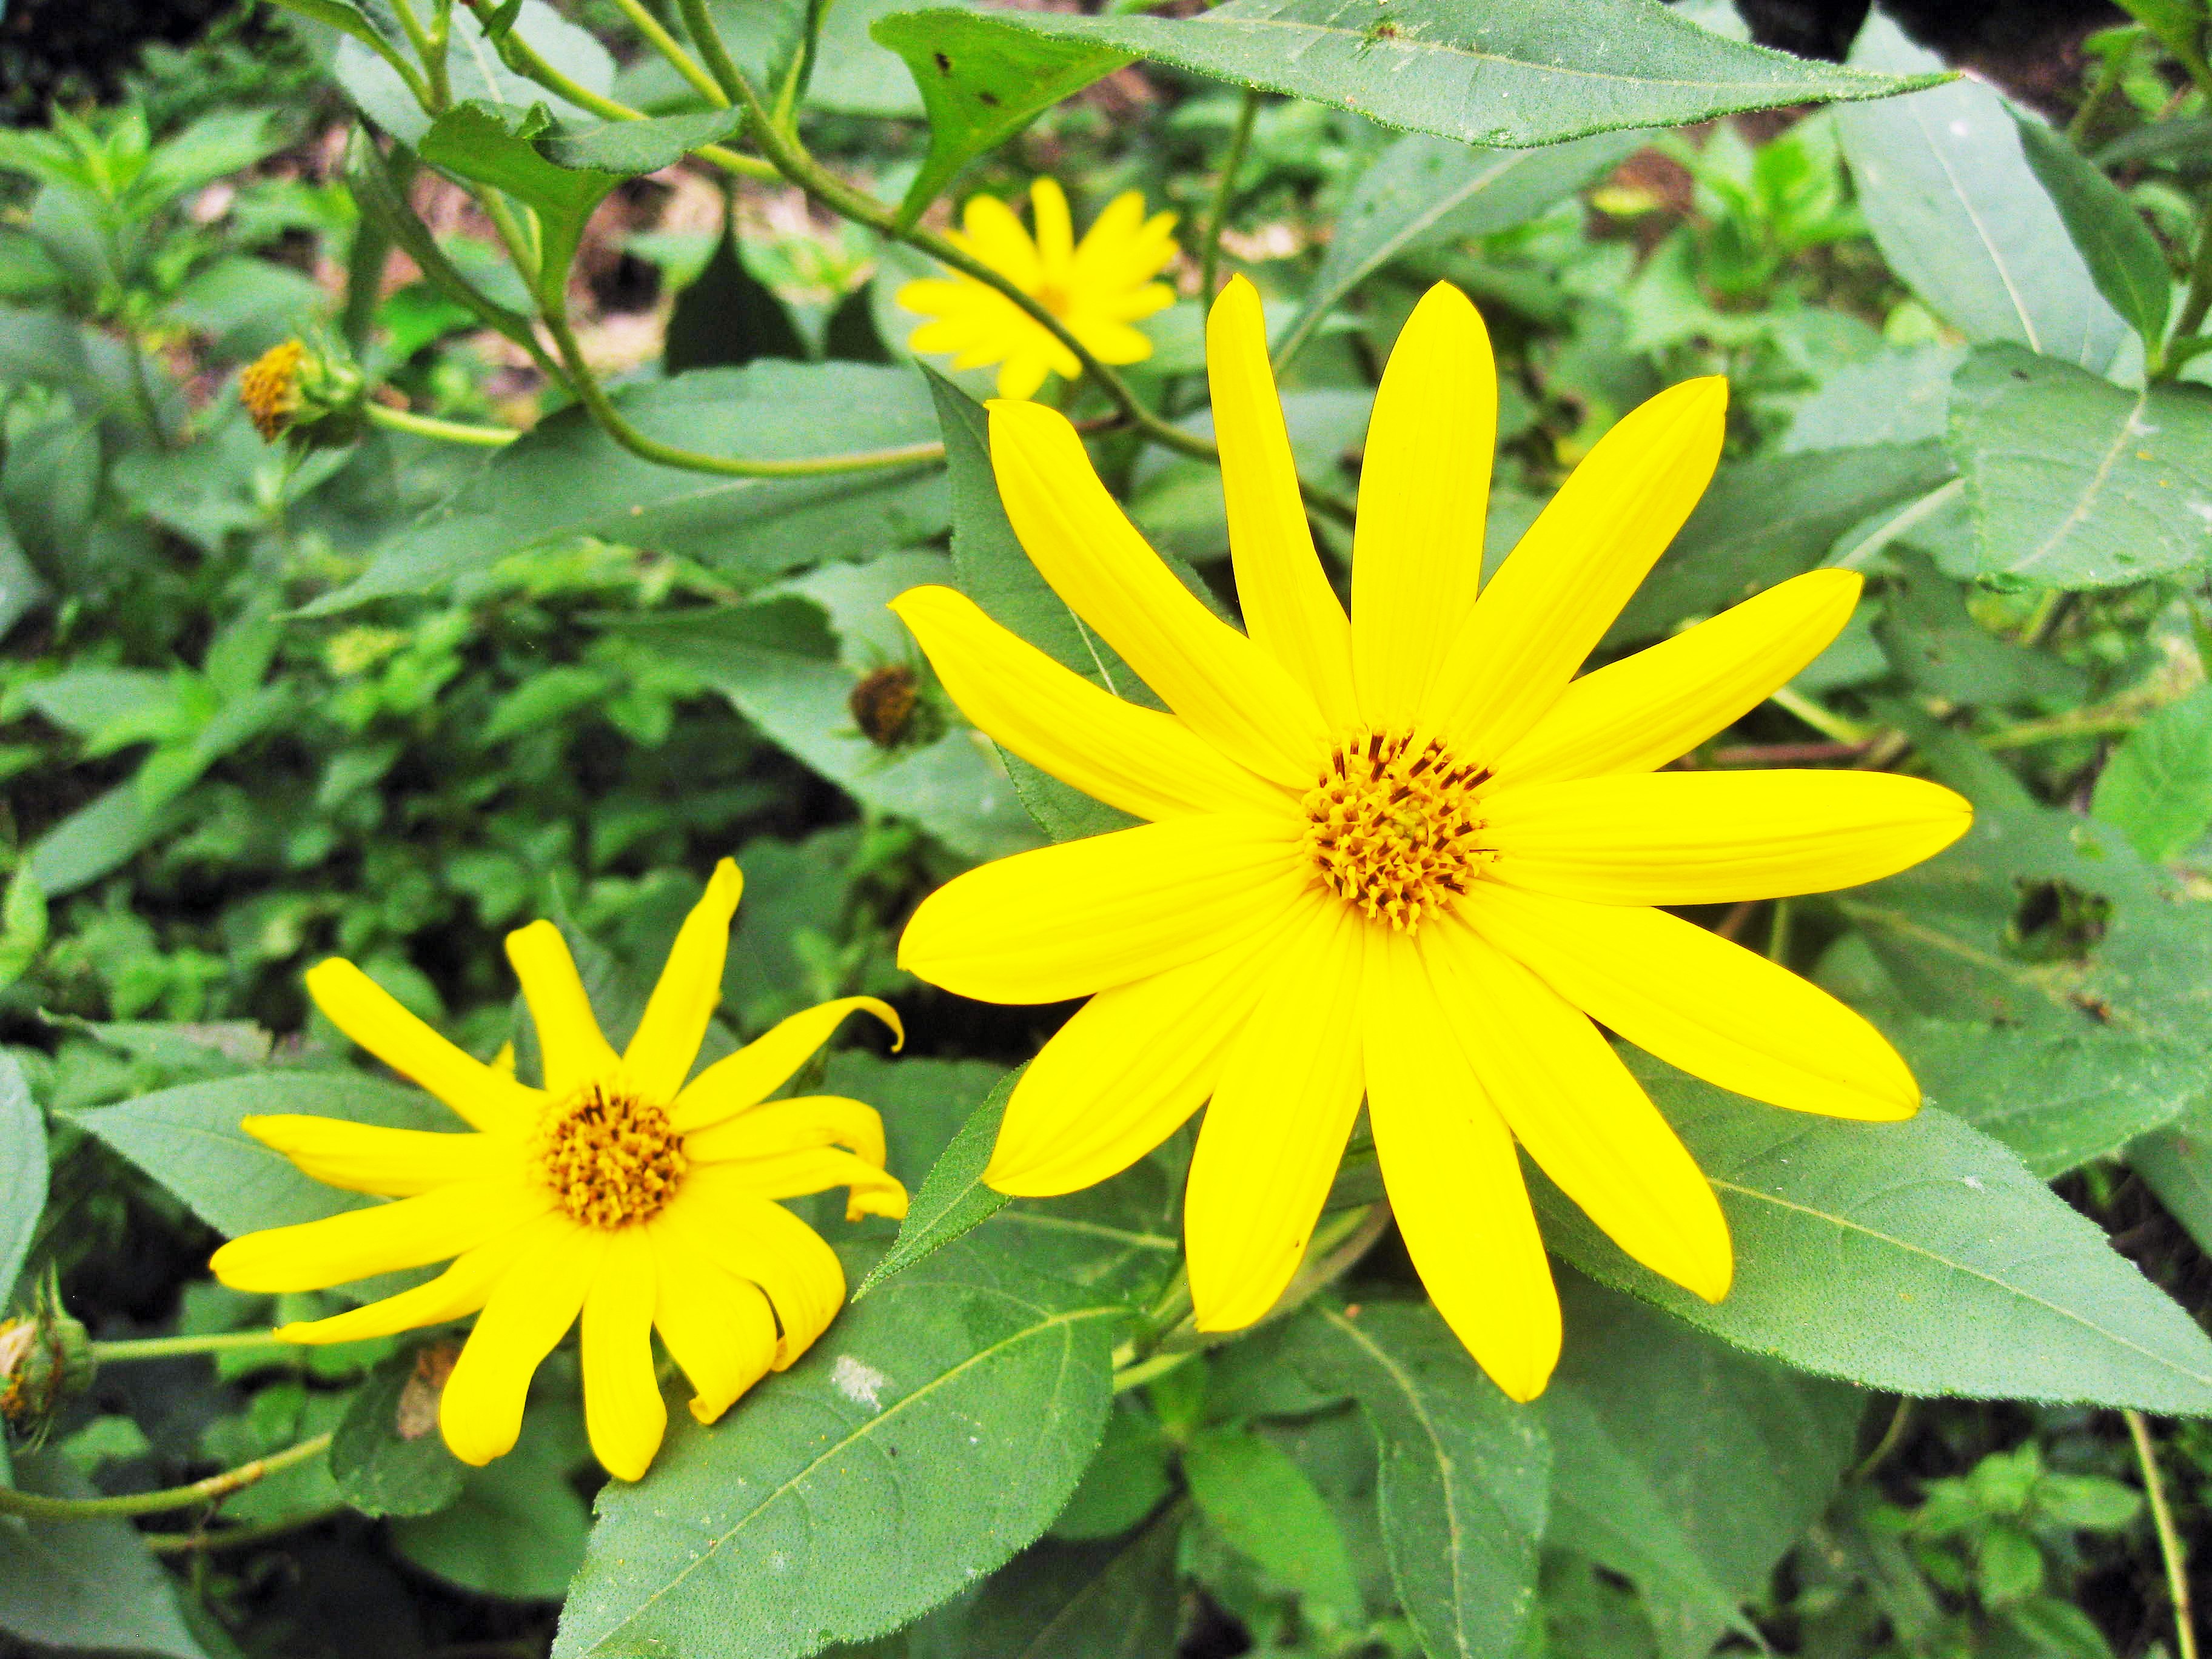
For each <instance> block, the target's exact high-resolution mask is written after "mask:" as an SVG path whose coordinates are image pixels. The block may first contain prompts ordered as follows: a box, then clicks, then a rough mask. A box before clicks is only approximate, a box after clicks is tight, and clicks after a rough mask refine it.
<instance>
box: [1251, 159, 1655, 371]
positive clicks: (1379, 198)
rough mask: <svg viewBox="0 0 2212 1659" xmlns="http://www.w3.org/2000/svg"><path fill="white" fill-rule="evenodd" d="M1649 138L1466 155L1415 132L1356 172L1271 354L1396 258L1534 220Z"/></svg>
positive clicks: (1292, 346)
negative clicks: (1318, 263)
mask: <svg viewBox="0 0 2212 1659" xmlns="http://www.w3.org/2000/svg"><path fill="white" fill-rule="evenodd" d="M1649 137H1650V135H1649V134H1648V133H1642V132H1626V133H1603V134H1598V135H1596V136H1594V137H1588V138H1579V139H1576V140H1573V141H1572V142H1571V143H1565V144H1558V145H1553V146H1549V147H1547V148H1545V149H1534V150H1497V149H1479V148H1472V147H1470V146H1468V145H1467V144H1464V143H1455V142H1454V141H1453V140H1450V139H1446V138H1437V137H1431V136H1429V135H1428V134H1426V133H1411V134H1408V135H1407V137H1403V138H1401V139H1399V140H1398V141H1397V142H1396V143H1394V144H1392V145H1391V146H1390V148H1389V149H1386V150H1384V151H1383V154H1382V155H1380V156H1378V157H1376V161H1375V163H1374V165H1373V166H1371V167H1369V168H1368V169H1367V171H1366V172H1364V173H1361V174H1360V175H1359V182H1358V184H1356V185H1353V186H1352V196H1351V198H1350V199H1349V200H1348V201H1346V203H1345V204H1344V211H1343V212H1342V213H1341V214H1340V216H1338V219H1337V222H1336V229H1335V233H1334V234H1333V235H1332V236H1331V237H1330V238H1329V242H1328V252H1325V253H1323V254H1322V262H1321V269H1320V270H1318V271H1316V272H1315V274H1314V279H1313V284H1312V286H1311V287H1310V288H1309V289H1307V290H1306V297H1305V303H1304V306H1302V307H1300V308H1299V311H1298V313H1297V317H1296V318H1294V319H1292V320H1291V324H1290V325H1289V327H1288V328H1287V329H1285V331H1284V332H1283V335H1282V338H1281V342H1280V343H1279V345H1278V346H1277V347H1276V350H1275V358H1276V361H1277V362H1288V361H1289V360H1290V359H1291V357H1293V356H1297V351H1298V349H1299V348H1300V347H1301V346H1303V345H1304V343H1305V342H1306V341H1307V339H1309V338H1310V337H1311V335H1312V333H1313V331H1314V329H1315V328H1316V326H1317V325H1319V324H1320V322H1321V320H1322V318H1324V317H1326V316H1327V315H1328V313H1329V312H1330V311H1331V310H1332V309H1333V308H1334V307H1336V306H1338V305H1340V304H1341V303H1342V302H1343V301H1344V299H1345V297H1346V295H1349V294H1350V293H1351V292H1352V290H1353V289H1356V288H1358V286H1359V284H1360V283H1364V282H1365V281H1366V280H1367V279H1368V278H1369V277H1370V276H1373V275H1374V274H1375V273H1376V271H1378V270H1382V269H1383V267H1384V266H1385V265H1387V264H1389V263H1390V262H1391V261H1392V260H1394V259H1397V258H1402V257H1403V256H1405V255H1406V254H1408V253H1412V252H1416V251H1417V250H1419V249H1421V248H1425V247H1433V246H1437V244H1439V243H1443V242H1449V241H1454V240H1458V239H1459V238H1461V237H1473V236H1487V235H1489V234H1492V232H1494V231H1500V230H1504V229H1508V228H1510V227H1512V226H1514V225H1517V224H1519V223H1521V222H1522V221H1523V220H1526V219H1531V218H1534V216H1536V215H1537V214H1539V213H1541V212H1542V211H1543V210H1545V209H1546V208H1547V207H1549V206H1551V205H1552V204H1553V203H1554V202H1557V201H1559V199H1561V198H1562V197H1566V196H1571V195H1572V194H1573V193H1574V192H1575V191H1578V190H1580V189H1581V188H1582V187H1583V185H1587V184H1589V182H1590V181H1591V180H1592V179H1596V178H1599V177H1601V176H1602V175H1604V174H1605V173H1609V172H1611V171H1612V170H1613V168H1614V167H1617V166H1619V165H1620V163H1621V162H1622V161H1626V160H1627V159H1628V157H1629V156H1630V155H1633V154H1634V153H1635V152H1636V151H1637V150H1638V149H1641V148H1642V147H1643V145H1644V143H1645V141H1646V140H1647V139H1648V138H1649Z"/></svg>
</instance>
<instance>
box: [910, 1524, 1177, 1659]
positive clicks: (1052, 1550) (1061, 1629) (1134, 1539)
mask: <svg viewBox="0 0 2212 1659" xmlns="http://www.w3.org/2000/svg"><path fill="white" fill-rule="evenodd" d="M1181 1532H1182V1516H1181V1515H1180V1513H1177V1512H1174V1511H1170V1513H1168V1514H1166V1515H1164V1516H1161V1517H1160V1518H1159V1519H1158V1520H1157V1521H1155V1522H1152V1524H1151V1525H1150V1526H1148V1527H1146V1528H1143V1529H1142V1530H1140V1531H1138V1532H1135V1533H1133V1534H1130V1535H1129V1536H1128V1537H1127V1538H1125V1539H1121V1540H1120V1541H1117V1542H1115V1543H1111V1544H1063V1543H1059V1542H1055V1541H1053V1540H1050V1539H1047V1540H1045V1541H1042V1542H1041V1543H1036V1544H1032V1545H1031V1546H1030V1547H1029V1548H1028V1549H1026V1550H1024V1552H1023V1553H1021V1554H1019V1555H1018V1556H1016V1557H1015V1558H1014V1559H1012V1561H1010V1562H1008V1563H1007V1564H1006V1566H1005V1567H1003V1568H1002V1569H1000V1571H998V1572H996V1573H994V1574H993V1575H992V1577H991V1582H990V1583H987V1584H986V1585H985V1586H984V1587H983V1593H982V1594H981V1595H980V1596H978V1597H977V1598H976V1599H975V1602H974V1603H973V1605H971V1606H969V1607H965V1608H960V1609H957V1611H956V1613H954V1614H953V1615H952V1616H951V1617H950V1618H948V1619H947V1620H946V1621H945V1622H946V1623H947V1625H948V1626H951V1631H950V1632H948V1634H950V1635H951V1640H952V1641H953V1642H954V1643H955V1644H957V1645H955V1646H954V1647H953V1648H952V1651H953V1652H956V1653H957V1654H959V1655H960V1656H962V1659H1161V1656H1163V1655H1165V1654H1170V1653H1172V1652H1174V1651H1175V1645H1176V1626H1177V1624H1178V1623H1179V1622H1180V1614H1181V1611H1182V1588H1181V1586H1180V1585H1179V1584H1178V1583H1176V1541H1177V1538H1178V1535H1179V1534H1181ZM933 1622H934V1621H933Z"/></svg>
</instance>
